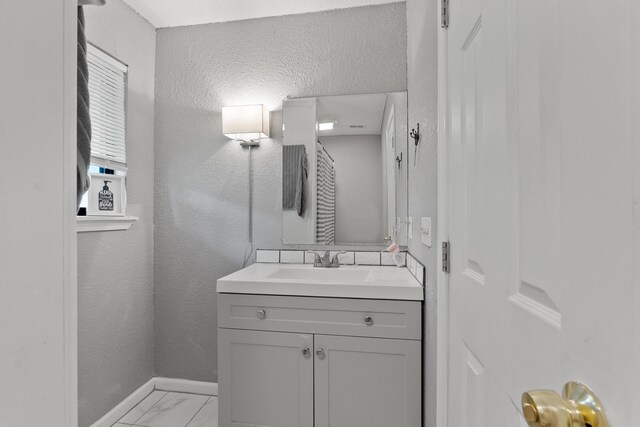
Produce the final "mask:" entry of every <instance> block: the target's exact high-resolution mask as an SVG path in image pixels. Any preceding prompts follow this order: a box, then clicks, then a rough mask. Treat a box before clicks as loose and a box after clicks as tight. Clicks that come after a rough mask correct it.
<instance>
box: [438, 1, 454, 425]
mask: <svg viewBox="0 0 640 427" xmlns="http://www.w3.org/2000/svg"><path fill="white" fill-rule="evenodd" d="M443 1H444V0H438V10H442V6H443V5H442V3H443ZM454 1H456V0H449V8H450V7H451V4H450V3H451V2H454ZM433 19H434V20H435V21H436V22H435V25H437V28H438V196H437V200H438V224H437V236H438V239H437V242H436V246H437V251H438V252H437V264H436V265H438V266H440V265H442V255H443V253H442V244H441V243H440V242H445V241H449V167H448V166H449V155H448V147H449V135H450V131H449V130H450V129H449V90H448V88H449V75H448V72H449V63H448V61H449V57H448V49H449V39H448V33H447V29H446V28H441V27H440V14H439V13H437V14H435V16H434V18H433ZM436 292H437V298H438V300H437V311H438V313H437V319H438V326H437V331H436V371H437V373H436V390H437V391H436V426H437V427H447V426H448V419H447V415H448V401H447V399H448V395H449V384H448V378H449V275H448V274H447V273H445V272H444V271H443V270H442V269H438V272H437V275H436Z"/></svg>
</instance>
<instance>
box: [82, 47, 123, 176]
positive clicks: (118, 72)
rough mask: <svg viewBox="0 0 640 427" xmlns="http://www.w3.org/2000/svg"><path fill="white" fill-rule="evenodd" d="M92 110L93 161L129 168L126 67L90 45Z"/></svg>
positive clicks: (88, 53) (115, 168)
mask: <svg viewBox="0 0 640 427" xmlns="http://www.w3.org/2000/svg"><path fill="white" fill-rule="evenodd" d="M87 62H88V65H89V96H90V113H91V163H92V164H94V165H97V166H100V167H103V168H106V169H112V170H120V171H124V172H126V170H127V150H126V100H127V66H126V65H125V64H123V63H122V62H120V61H118V60H117V59H115V58H113V57H111V56H109V55H107V54H106V53H104V52H102V51H101V50H100V49H98V48H96V47H94V46H92V45H88V46H87Z"/></svg>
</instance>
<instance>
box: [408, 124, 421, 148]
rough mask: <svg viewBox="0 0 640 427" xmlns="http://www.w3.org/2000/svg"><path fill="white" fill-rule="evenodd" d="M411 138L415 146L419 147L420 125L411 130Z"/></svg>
mask: <svg viewBox="0 0 640 427" xmlns="http://www.w3.org/2000/svg"><path fill="white" fill-rule="evenodd" d="M409 136H410V137H411V138H413V141H414V143H415V145H418V142H420V123H418V125H417V126H416V127H415V129H411V133H410V134H409Z"/></svg>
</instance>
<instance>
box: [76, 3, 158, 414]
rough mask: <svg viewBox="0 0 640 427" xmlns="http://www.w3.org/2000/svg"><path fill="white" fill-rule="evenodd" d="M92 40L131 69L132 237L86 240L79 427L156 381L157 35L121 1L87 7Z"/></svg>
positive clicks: (81, 256) (81, 254)
mask: <svg viewBox="0 0 640 427" xmlns="http://www.w3.org/2000/svg"><path fill="white" fill-rule="evenodd" d="M85 11H86V18H87V22H86V25H87V36H88V39H89V41H91V42H92V43H94V44H95V45H97V46H98V47H100V48H101V49H103V50H105V51H107V52H109V53H110V54H112V55H113V56H115V57H116V58H118V59H120V60H121V61H123V62H125V63H127V64H128V65H129V93H128V116H127V160H128V164H129V176H128V179H127V193H128V206H127V213H128V214H130V215H134V216H139V217H140V219H139V220H138V221H137V222H136V223H135V224H134V225H133V227H131V228H130V229H129V230H127V231H116V232H102V233H80V234H78V325H79V326H78V341H79V342H78V347H79V348H78V353H79V411H80V414H79V425H80V426H82V427H85V426H88V425H90V424H91V423H92V422H94V421H96V420H97V419H98V418H100V417H101V416H102V415H104V414H105V413H106V412H107V411H109V410H110V409H111V408H113V407H114V406H115V405H116V404H118V403H120V401H122V399H124V398H125V397H126V396H127V395H129V394H130V393H131V392H132V391H134V390H135V389H136V388H138V387H139V386H140V385H142V384H143V383H144V382H146V381H148V380H149V379H150V378H151V377H152V376H153V372H154V370H153V366H154V351H153V346H154V342H153V167H154V163H153V149H154V148H153V147H154V103H153V96H154V67H155V30H154V28H153V27H152V26H151V25H150V24H149V23H147V22H146V21H144V20H143V19H142V18H140V16H138V15H137V14H136V13H135V12H133V11H132V10H131V9H129V8H128V7H127V6H125V5H124V4H123V3H122V2H121V0H109V1H108V2H107V5H106V6H103V7H95V6H94V7H86V8H85Z"/></svg>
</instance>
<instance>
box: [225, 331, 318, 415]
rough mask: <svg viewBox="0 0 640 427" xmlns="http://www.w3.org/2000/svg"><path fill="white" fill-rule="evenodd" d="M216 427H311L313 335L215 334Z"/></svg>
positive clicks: (267, 333)
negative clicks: (216, 360) (218, 407)
mask: <svg viewBox="0 0 640 427" xmlns="http://www.w3.org/2000/svg"><path fill="white" fill-rule="evenodd" d="M218 343H219V344H218V345H219V353H218V359H219V360H218V362H219V374H218V377H219V378H218V382H219V393H220V396H219V404H220V409H219V410H220V412H219V424H220V427H232V426H233V427H249V426H251V427H255V426H263V427H313V364H314V360H313V335H301V334H294V333H280V332H261V331H250V330H238V329H218Z"/></svg>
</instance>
